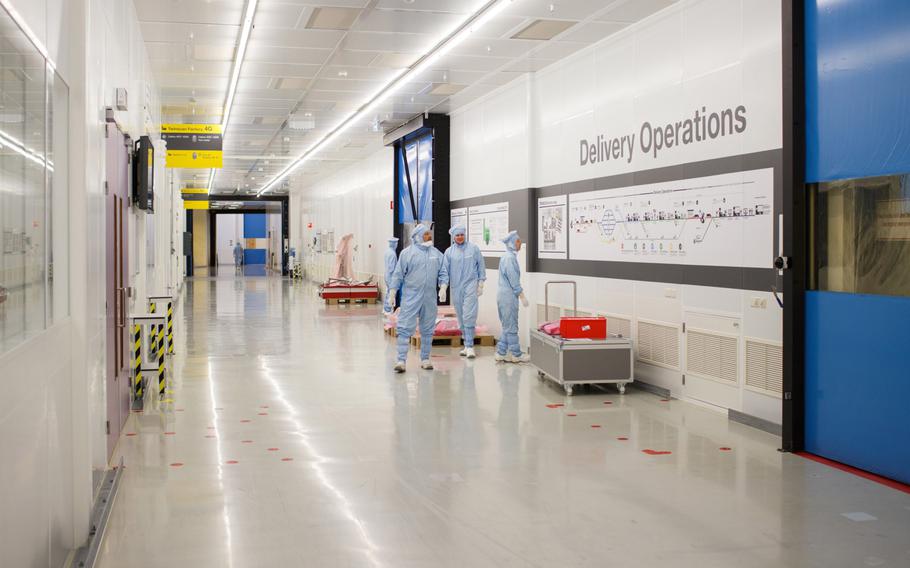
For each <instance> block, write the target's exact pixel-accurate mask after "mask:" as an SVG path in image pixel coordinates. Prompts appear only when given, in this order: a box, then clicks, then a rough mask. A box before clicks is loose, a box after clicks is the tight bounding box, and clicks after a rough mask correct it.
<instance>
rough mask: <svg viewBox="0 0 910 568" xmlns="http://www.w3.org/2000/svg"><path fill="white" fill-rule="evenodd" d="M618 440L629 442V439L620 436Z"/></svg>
mask: <svg viewBox="0 0 910 568" xmlns="http://www.w3.org/2000/svg"><path fill="white" fill-rule="evenodd" d="M616 439H617V440H620V441H622V442H625V441H626V440H628V438H626V437H625V436H620V437H618V438H616Z"/></svg>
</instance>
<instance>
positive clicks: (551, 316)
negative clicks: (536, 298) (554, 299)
mask: <svg viewBox="0 0 910 568" xmlns="http://www.w3.org/2000/svg"><path fill="white" fill-rule="evenodd" d="M546 309H547V308H546V306H545V305H544V304H537V325H541V324H544V323H547V322H548V321H555V320H558V319H559V306H554V305H552V304H551V305H550V312H549V313H547V311H546Z"/></svg>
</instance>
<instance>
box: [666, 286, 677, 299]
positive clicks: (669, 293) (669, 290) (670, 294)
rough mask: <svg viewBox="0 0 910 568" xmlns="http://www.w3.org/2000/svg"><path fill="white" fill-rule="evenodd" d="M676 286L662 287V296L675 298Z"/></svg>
mask: <svg viewBox="0 0 910 568" xmlns="http://www.w3.org/2000/svg"><path fill="white" fill-rule="evenodd" d="M675 297H676V288H664V298H675Z"/></svg>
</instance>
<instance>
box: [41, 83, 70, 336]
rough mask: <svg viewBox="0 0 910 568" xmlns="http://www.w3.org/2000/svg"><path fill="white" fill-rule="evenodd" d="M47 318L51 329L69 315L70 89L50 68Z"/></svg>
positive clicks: (48, 105)
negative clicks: (68, 156) (68, 173)
mask: <svg viewBox="0 0 910 568" xmlns="http://www.w3.org/2000/svg"><path fill="white" fill-rule="evenodd" d="M47 77H48V89H47V90H48V97H47V132H48V134H47V160H48V166H49V167H48V168H47V170H46V171H47V196H48V207H47V211H48V217H49V218H48V221H47V233H48V239H47V242H48V246H47V298H48V299H47V314H48V325H52V324H54V323H56V322H58V321H60V320H61V319H64V318H66V317H67V316H68V315H69V239H68V238H67V235H68V234H69V186H68V179H67V177H68V176H67V172H68V171H69V161H68V159H67V148H68V146H67V144H68V141H69V135H68V133H69V128H68V126H69V125H68V123H69V87H68V86H67V85H66V83H65V82H63V80H62V79H61V78H60V76H59V75H57V74H56V73H55V72H54V70H53V69H51V68H50V66H48V73H47Z"/></svg>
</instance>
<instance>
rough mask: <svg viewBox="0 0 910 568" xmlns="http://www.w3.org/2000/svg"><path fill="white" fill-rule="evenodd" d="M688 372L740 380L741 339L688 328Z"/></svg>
mask: <svg viewBox="0 0 910 568" xmlns="http://www.w3.org/2000/svg"><path fill="white" fill-rule="evenodd" d="M686 373H687V374H692V375H699V376H702V377H707V378H709V379H716V380H718V381H723V382H725V383H731V384H737V383H738V382H739V339H738V338H737V337H734V336H729V335H718V334H715V333H711V332H709V331H704V330H697V329H692V328H689V329H687V330H686Z"/></svg>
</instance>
